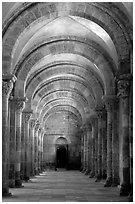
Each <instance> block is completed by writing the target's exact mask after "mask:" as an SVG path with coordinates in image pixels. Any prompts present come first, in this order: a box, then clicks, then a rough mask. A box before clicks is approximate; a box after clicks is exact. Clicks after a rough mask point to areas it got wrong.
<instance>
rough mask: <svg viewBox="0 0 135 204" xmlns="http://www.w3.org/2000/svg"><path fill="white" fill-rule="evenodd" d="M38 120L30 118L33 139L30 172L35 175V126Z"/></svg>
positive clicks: (31, 137)
mask: <svg viewBox="0 0 135 204" xmlns="http://www.w3.org/2000/svg"><path fill="white" fill-rule="evenodd" d="M36 122H37V120H36V119H31V120H30V139H31V148H30V149H31V171H30V174H31V176H34V175H35V172H34V163H35V159H34V155H35V138H34V128H35V125H36Z"/></svg>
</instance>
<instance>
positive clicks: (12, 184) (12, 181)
mask: <svg viewBox="0 0 135 204" xmlns="http://www.w3.org/2000/svg"><path fill="white" fill-rule="evenodd" d="M8 186H9V188H15V180H13V179H12V180H11V179H10V180H9V185H8Z"/></svg>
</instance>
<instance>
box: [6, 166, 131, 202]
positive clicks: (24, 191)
mask: <svg viewBox="0 0 135 204" xmlns="http://www.w3.org/2000/svg"><path fill="white" fill-rule="evenodd" d="M23 185H24V188H18V189H17V188H14V189H10V192H11V193H12V196H11V197H8V198H3V201H4V202H127V201H128V199H127V197H120V196H119V190H118V188H117V187H110V188H105V187H103V182H96V183H95V179H94V178H92V179H90V178H88V176H86V175H84V174H82V173H81V172H79V171H66V170H64V169H58V171H47V172H43V173H42V174H40V175H39V176H35V177H33V178H32V179H31V181H30V182H28V183H23Z"/></svg>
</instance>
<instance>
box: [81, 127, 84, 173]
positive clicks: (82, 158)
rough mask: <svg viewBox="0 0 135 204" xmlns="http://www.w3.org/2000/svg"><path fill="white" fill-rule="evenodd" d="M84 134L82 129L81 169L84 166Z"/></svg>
mask: <svg viewBox="0 0 135 204" xmlns="http://www.w3.org/2000/svg"><path fill="white" fill-rule="evenodd" d="M83 155H84V135H83V131H81V169H80V171H82V170H83V167H84V156H83Z"/></svg>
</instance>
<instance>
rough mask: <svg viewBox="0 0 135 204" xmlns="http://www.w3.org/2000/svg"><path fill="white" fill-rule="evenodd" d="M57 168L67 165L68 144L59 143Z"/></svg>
mask: <svg viewBox="0 0 135 204" xmlns="http://www.w3.org/2000/svg"><path fill="white" fill-rule="evenodd" d="M56 163H57V168H66V167H67V148H66V146H62V145H59V146H58V147H57V152H56Z"/></svg>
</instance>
